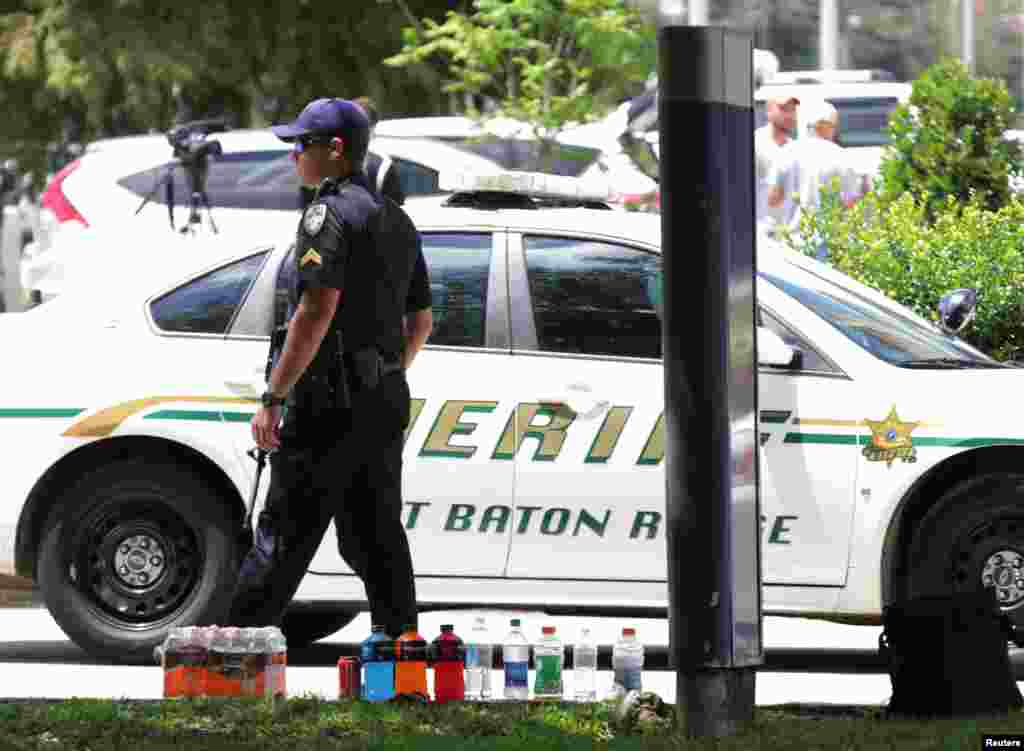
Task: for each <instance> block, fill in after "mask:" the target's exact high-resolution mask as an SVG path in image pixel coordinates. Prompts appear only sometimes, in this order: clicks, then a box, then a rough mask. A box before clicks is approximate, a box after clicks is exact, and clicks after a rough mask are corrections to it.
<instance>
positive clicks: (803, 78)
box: [764, 69, 896, 86]
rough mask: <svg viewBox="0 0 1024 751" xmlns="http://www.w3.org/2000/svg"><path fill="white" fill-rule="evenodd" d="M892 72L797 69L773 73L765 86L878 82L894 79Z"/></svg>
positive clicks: (766, 80)
mask: <svg viewBox="0 0 1024 751" xmlns="http://www.w3.org/2000/svg"><path fill="white" fill-rule="evenodd" d="M895 80H896V76H894V75H893V74H892V73H890V72H888V71H885V70H879V69H871V70H797V71H787V72H785V73H778V72H777V73H775V74H774V75H772V76H771V77H770V78H767V79H765V82H764V85H765V86H779V85H782V86H785V85H791V84H801V83H810V84H815V83H878V82H889V81H895Z"/></svg>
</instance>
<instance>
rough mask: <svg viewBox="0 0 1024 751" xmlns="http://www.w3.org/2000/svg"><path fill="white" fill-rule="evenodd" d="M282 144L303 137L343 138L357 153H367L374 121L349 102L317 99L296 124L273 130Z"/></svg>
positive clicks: (310, 104) (279, 126)
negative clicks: (371, 124)
mask: <svg viewBox="0 0 1024 751" xmlns="http://www.w3.org/2000/svg"><path fill="white" fill-rule="evenodd" d="M271 130H272V131H273V132H274V135H275V136H277V137H278V138H280V139H281V140H282V141H294V140H295V139H296V138H299V137H300V136H308V135H320V136H335V135H337V136H342V137H344V138H346V139H347V140H349V141H350V142H351V143H352V146H353V150H354V152H355V153H357V154H358V153H361V152H365V151H366V148H367V147H368V146H369V143H370V120H369V118H368V117H367V116H366V113H365V112H364V111H363V109H362V107H360V106H359V105H358V104H356V103H355V102H350V101H349V100H347V99H333V98H332V99H314V100H313V101H312V102H310V103H309V104H307V105H306V108H305V109H304V110H302V112H300V113H299V116H298V117H297V118H295V121H294V122H292V123H288V124H287V125H275V126H273V127H272V128H271Z"/></svg>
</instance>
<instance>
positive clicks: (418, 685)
mask: <svg viewBox="0 0 1024 751" xmlns="http://www.w3.org/2000/svg"><path fill="white" fill-rule="evenodd" d="M402 695H405V696H413V695H419V696H420V697H421V698H423V699H424V700H427V701H429V700H430V693H429V692H428V691H427V642H426V641H425V640H424V639H423V637H422V636H420V635H419V632H418V631H416V626H415V624H409V625H407V626H406V627H405V630H404V631H403V632H402V635H401V636H399V637H398V660H397V661H396V662H395V696H402Z"/></svg>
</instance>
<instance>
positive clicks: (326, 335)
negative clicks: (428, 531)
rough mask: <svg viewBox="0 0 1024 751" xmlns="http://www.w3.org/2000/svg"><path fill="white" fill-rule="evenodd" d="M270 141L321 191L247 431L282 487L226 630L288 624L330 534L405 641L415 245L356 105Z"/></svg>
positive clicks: (340, 102) (313, 112) (300, 235)
mask: <svg viewBox="0 0 1024 751" xmlns="http://www.w3.org/2000/svg"><path fill="white" fill-rule="evenodd" d="M273 131H274V133H275V134H276V135H277V136H278V138H281V139H282V140H284V141H286V142H290V143H293V144H294V151H295V154H296V162H295V164H296V171H297V172H298V175H299V178H300V180H301V181H302V183H303V184H304V185H307V186H311V187H312V186H316V188H317V192H316V195H315V197H314V199H313V201H312V203H311V204H310V205H309V206H308V207H307V208H306V209H305V211H304V212H303V214H302V218H301V219H300V221H299V227H298V232H297V236H296V245H295V253H294V258H295V260H294V261H293V262H294V263H295V264H296V267H297V270H296V275H295V276H296V280H297V281H296V285H295V288H294V290H293V306H292V307H293V311H294V312H293V313H292V315H291V317H290V320H289V321H288V323H287V332H286V334H285V335H284V337H283V343H282V345H281V348H280V352H279V353H277V354H276V356H275V357H274V358H273V359H272V362H271V364H270V366H269V367H268V370H269V377H268V379H267V391H266V392H265V393H264V394H263V395H262V397H261V406H260V407H259V409H258V410H257V411H256V414H255V415H254V416H253V419H252V435H253V439H254V440H255V442H256V444H257V446H258V447H259V448H260V449H262V450H265V451H270V452H271V454H270V466H271V469H272V473H271V482H270V488H269V490H268V494H267V500H266V503H265V505H264V510H263V512H261V514H260V516H259V522H258V524H257V528H256V534H255V543H254V545H253V547H252V549H251V550H250V551H249V552H248V554H247V555H246V557H245V559H244V561H243V562H242V566H241V569H240V573H239V581H238V583H237V585H236V588H235V594H234V597H233V600H232V603H231V606H230V612H229V614H228V622H229V623H230V625H234V626H265V625H279V624H280V623H281V620H282V615H283V613H284V610H285V608H286V607H287V605H288V603H289V602H290V601H291V599H292V597H293V596H294V594H295V592H296V590H297V589H298V586H299V584H300V582H301V581H302V578H303V577H304V575H305V574H306V570H307V569H308V567H309V564H310V562H311V561H312V559H313V556H314V554H315V553H316V551H317V549H318V548H319V546H320V542H321V540H322V538H323V536H324V533H325V532H326V530H327V527H328V525H329V523H330V522H331V521H333V522H334V525H335V528H336V531H337V541H338V549H339V552H340V553H341V556H342V557H343V558H344V559H345V561H346V562H347V563H348V565H349V566H350V567H351V568H352V570H353V571H354V572H355V573H356V574H357V575H358V576H359V577H360V578H361V579H362V581H363V584H364V585H365V588H366V594H367V599H368V601H369V605H370V610H371V615H372V620H373V622H374V623H379V624H381V625H383V626H385V628H386V630H387V632H388V633H390V634H398V633H400V632H401V628H402V627H403V626H405V625H406V624H409V623H416V622H417V609H416V591H415V583H414V580H413V568H412V558H411V555H410V551H409V542H408V539H407V537H406V534H405V528H404V526H403V524H402V521H401V512H402V505H403V504H402V492H401V478H402V445H403V442H404V432H405V428H406V427H407V425H408V424H409V417H410V394H409V386H408V383H407V382H406V377H405V371H406V369H407V368H408V367H409V366H410V364H411V363H412V361H413V359H414V358H415V356H416V354H417V352H419V350H420V349H421V348H422V346H423V345H424V343H425V342H426V339H427V337H428V336H429V333H430V329H431V325H432V315H431V311H430V304H431V296H430V287H429V279H428V275H427V268H426V263H425V261H424V258H423V253H422V247H421V241H420V236H419V233H418V232H417V231H416V228H415V226H414V225H413V223H412V221H411V220H410V219H409V217H408V216H407V215H406V214H405V212H404V211H403V210H402V209H401V208H400V207H399V206H398V205H397V204H395V203H394V202H393V201H389V200H387V199H385V198H382V197H381V196H379V195H378V194H377V193H376V192H375V191H374V190H373V188H372V186H371V185H370V184H369V183H368V181H367V178H366V175H365V173H364V172H363V165H364V161H365V159H366V151H367V148H368V144H369V140H370V122H369V120H368V119H367V117H366V114H365V113H364V112H363V110H362V109H361V108H360V107H359V106H358V105H356V104H354V103H353V102H351V101H348V100H344V99H317V100H315V101H313V102H311V103H310V104H309V105H307V106H306V108H305V109H303V110H302V112H301V114H300V115H299V116H298V118H297V119H296V120H295V121H294V122H293V123H290V124H287V125H280V126H275V127H274V128H273ZM282 407H283V408H284V409H283V411H282ZM286 636H287V630H286Z"/></svg>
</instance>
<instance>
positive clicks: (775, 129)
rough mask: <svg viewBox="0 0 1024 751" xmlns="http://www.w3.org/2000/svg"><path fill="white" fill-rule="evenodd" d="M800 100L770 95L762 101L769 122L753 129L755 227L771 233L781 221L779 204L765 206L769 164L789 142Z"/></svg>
mask: <svg viewBox="0 0 1024 751" xmlns="http://www.w3.org/2000/svg"><path fill="white" fill-rule="evenodd" d="M798 106H800V100H799V99H797V98H796V97H795V96H789V95H786V94H773V95H772V96H770V97H769V98H768V100H767V101H766V102H765V114H767V116H768V122H767V123H766V124H765V125H762V126H761V127H760V128H758V129H757V130H755V131H754V163H755V165H756V169H757V226H758V230H759V231H763V232H769V233H770V232H771V231H772V230H773V229H774V227H775V225H776V224H778V223H779V222H781V221H782V209H781V207H778V208H772V207H770V206H769V205H768V187H769V186H768V176H769V174H770V172H771V168H772V163H773V162H774V161H775V159H776V157H777V156H778V155H779V152H780V151H781V150H782V147H783V146H785V145H786V144H787V143H789V141H790V139H791V136H790V134H791V133H792V132H793V129H794V128H795V127H796V113H797V107H798Z"/></svg>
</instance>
